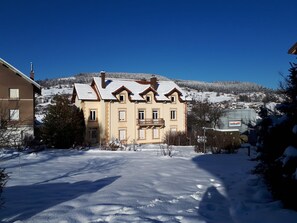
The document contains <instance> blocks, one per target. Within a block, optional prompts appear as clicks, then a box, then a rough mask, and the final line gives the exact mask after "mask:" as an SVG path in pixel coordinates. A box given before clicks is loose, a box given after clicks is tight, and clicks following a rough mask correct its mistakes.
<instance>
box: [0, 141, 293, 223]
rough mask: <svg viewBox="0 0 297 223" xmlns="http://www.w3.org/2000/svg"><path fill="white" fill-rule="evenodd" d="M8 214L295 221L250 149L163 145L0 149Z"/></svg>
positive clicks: (17, 218) (1, 213)
mask: <svg viewBox="0 0 297 223" xmlns="http://www.w3.org/2000/svg"><path fill="white" fill-rule="evenodd" d="M1 157H2V161H1V167H4V168H6V171H7V172H8V173H9V176H10V179H9V181H8V183H7V185H6V188H5V190H4V193H3V196H4V199H5V206H4V207H3V208H2V209H1V210H0V220H2V221H3V222H102V223H103V222H119V223H120V222H121V223H122V222H206V223H216V222H219V223H227V222H234V223H235V222H236V223H237V222H249V223H250V222H253V223H256V222H261V223H263V222H269V223H279V222H286V223H290V222H292V223H293V222H297V212H294V211H291V210H286V209H282V206H281V203H280V202H278V201H273V200H272V199H271V196H270V194H269V193H268V192H267V190H266V188H265V186H264V184H263V182H262V180H261V179H259V178H258V177H257V176H255V175H252V174H251V173H250V170H251V169H252V168H253V167H254V166H255V165H256V162H255V161H250V158H249V157H248V156H247V151H246V149H240V150H239V152H238V153H237V154H218V155H212V154H197V153H195V152H194V151H193V148H192V147H174V152H173V157H168V156H162V155H161V152H160V151H159V146H158V145H148V146H142V147H139V149H138V151H118V152H112V151H103V150H99V149H90V150H87V151H77V150H48V151H43V152H40V153H37V154H35V153H31V154H28V153H27V154H25V153H22V154H19V153H17V152H15V153H11V152H9V153H4V151H2V154H1Z"/></svg>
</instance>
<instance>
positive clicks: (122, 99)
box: [119, 94, 125, 103]
mask: <svg viewBox="0 0 297 223" xmlns="http://www.w3.org/2000/svg"><path fill="white" fill-rule="evenodd" d="M119 100H120V103H124V102H125V95H124V94H120V96H119Z"/></svg>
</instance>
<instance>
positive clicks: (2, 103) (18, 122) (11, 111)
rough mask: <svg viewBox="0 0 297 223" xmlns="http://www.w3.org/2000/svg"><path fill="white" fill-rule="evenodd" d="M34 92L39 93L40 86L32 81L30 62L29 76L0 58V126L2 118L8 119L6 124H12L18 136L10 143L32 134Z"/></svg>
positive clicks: (32, 71)
mask: <svg viewBox="0 0 297 223" xmlns="http://www.w3.org/2000/svg"><path fill="white" fill-rule="evenodd" d="M36 93H37V94H41V87H40V85H39V84H37V83H36V82H35V81H34V70H33V66H32V64H31V73H30V78H29V77H28V76H26V75H25V74H23V73H22V72H21V71H19V70H18V69H16V68H15V67H13V66H12V65H10V64H9V63H8V62H6V61H5V60H3V59H1V58H0V127H1V123H2V124H3V121H4V120H7V121H8V125H7V126H10V127H11V126H14V128H13V131H14V132H15V134H14V135H17V136H18V137H17V138H15V137H14V139H13V142H11V143H15V144H17V143H19V142H20V140H22V139H23V138H24V137H25V136H34V121H35V94H36ZM1 121H2V122H1ZM2 127H3V126H2ZM10 141H12V140H10Z"/></svg>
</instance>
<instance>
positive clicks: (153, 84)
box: [150, 75, 158, 90]
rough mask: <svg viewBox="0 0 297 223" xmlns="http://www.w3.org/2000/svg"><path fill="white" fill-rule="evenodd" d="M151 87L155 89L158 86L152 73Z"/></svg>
mask: <svg viewBox="0 0 297 223" xmlns="http://www.w3.org/2000/svg"><path fill="white" fill-rule="evenodd" d="M150 82H151V87H152V88H153V89H155V90H157V87H158V82H157V77H156V76H155V75H153V76H152V77H151V81H150Z"/></svg>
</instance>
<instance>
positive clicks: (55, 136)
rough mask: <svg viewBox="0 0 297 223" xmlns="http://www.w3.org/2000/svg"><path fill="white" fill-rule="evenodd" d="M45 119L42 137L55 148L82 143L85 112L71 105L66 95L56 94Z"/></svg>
mask: <svg viewBox="0 0 297 223" xmlns="http://www.w3.org/2000/svg"><path fill="white" fill-rule="evenodd" d="M54 101H55V104H54V105H51V106H50V107H49V109H48V112H47V114H46V116H45V118H44V120H43V122H44V126H43V128H42V139H43V140H44V142H45V143H46V144H47V145H49V146H52V147H55V148H70V147H72V146H76V145H82V143H83V140H84V134H85V123H84V116H83V112H82V111H81V110H80V109H79V108H77V107H75V106H74V105H70V103H69V100H68V98H67V97H66V96H59V95H58V96H56V97H55V98H54Z"/></svg>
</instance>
